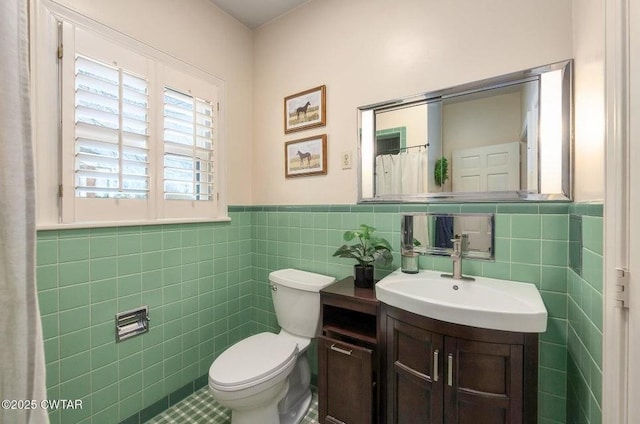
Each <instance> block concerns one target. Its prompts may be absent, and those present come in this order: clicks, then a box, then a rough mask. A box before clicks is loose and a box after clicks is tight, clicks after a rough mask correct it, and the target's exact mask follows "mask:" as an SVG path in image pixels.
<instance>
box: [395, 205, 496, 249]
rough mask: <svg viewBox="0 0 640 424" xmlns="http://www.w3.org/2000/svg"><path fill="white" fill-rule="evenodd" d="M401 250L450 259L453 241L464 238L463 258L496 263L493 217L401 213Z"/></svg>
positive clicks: (490, 215) (470, 214)
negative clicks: (455, 238) (456, 238)
mask: <svg viewBox="0 0 640 424" xmlns="http://www.w3.org/2000/svg"><path fill="white" fill-rule="evenodd" d="M401 217H402V218H401V219H402V221H401V242H400V243H401V251H402V254H403V255H406V254H411V253H414V254H420V255H435V256H451V253H452V251H453V249H452V248H453V243H452V239H453V238H454V237H456V236H459V237H461V238H462V239H463V243H462V257H463V258H467V259H483V260H494V258H495V249H494V234H495V231H494V228H495V217H494V214H481V213H479V214H475V213H468V214H432V213H419V212H418V213H402V214H401Z"/></svg>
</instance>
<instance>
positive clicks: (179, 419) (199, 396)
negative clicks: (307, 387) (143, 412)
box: [147, 386, 318, 424]
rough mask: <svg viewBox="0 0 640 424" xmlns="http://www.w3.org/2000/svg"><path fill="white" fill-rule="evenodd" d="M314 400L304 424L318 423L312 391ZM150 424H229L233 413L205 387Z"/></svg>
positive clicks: (316, 402) (149, 422)
mask: <svg viewBox="0 0 640 424" xmlns="http://www.w3.org/2000/svg"><path fill="white" fill-rule="evenodd" d="M312 393H313V398H312V399H311V407H310V408H309V412H307V415H306V416H305V417H304V419H303V420H302V424H317V423H318V394H317V392H316V391H315V390H312ZM147 423H148V424H205V423H207V424H208V423H215V424H229V423H231V411H230V410H229V409H227V408H225V407H223V406H221V405H220V404H219V403H218V402H216V400H215V399H214V398H213V396H211V394H210V393H209V390H208V388H207V387H206V386H205V387H203V388H202V389H200V390H198V391H197V392H195V393H194V394H192V395H191V396H189V397H187V398H185V399H183V400H182V401H180V402H178V403H176V404H175V405H173V406H172V407H171V408H169V409H167V410H166V411H164V412H163V413H161V414H159V415H156V416H155V417H154V418H152V419H151V420H149V421H147Z"/></svg>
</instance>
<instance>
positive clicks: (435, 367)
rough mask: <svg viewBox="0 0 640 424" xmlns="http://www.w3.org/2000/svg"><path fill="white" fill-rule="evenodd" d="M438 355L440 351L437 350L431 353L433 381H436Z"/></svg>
mask: <svg viewBox="0 0 640 424" xmlns="http://www.w3.org/2000/svg"><path fill="white" fill-rule="evenodd" d="M438 354H440V351H439V350H438V349H436V350H434V351H433V381H434V382H435V381H438V378H439V377H438V362H439V361H438Z"/></svg>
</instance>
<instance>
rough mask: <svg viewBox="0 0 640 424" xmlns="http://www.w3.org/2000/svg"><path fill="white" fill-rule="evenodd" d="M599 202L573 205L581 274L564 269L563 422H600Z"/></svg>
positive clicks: (601, 292) (589, 423)
mask: <svg viewBox="0 0 640 424" xmlns="http://www.w3.org/2000/svg"><path fill="white" fill-rule="evenodd" d="M598 206H599V205H592V204H577V205H575V206H573V207H572V209H571V213H575V214H578V215H582V237H583V247H582V275H578V274H576V273H575V272H574V271H573V270H572V269H570V268H568V269H567V280H568V322H569V330H568V339H567V348H568V351H569V354H568V356H567V378H568V384H567V390H568V393H567V423H569V424H600V423H601V422H602V330H603V327H602V325H603V298H602V294H603V269H602V264H603V259H602V254H603V240H602V239H603V219H602V208H601V207H600V208H598Z"/></svg>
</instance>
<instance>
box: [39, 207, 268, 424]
mask: <svg viewBox="0 0 640 424" xmlns="http://www.w3.org/2000/svg"><path fill="white" fill-rule="evenodd" d="M231 217H232V221H231V223H207V224H186V225H155V226H140V227H121V228H96V229H86V230H68V231H40V232H38V241H37V283H38V291H39V301H40V309H41V313H42V323H43V328H44V338H45V356H46V363H47V387H48V395H49V398H51V399H82V400H83V408H82V409H81V410H64V411H53V412H51V414H50V418H51V422H52V423H63V424H68V423H79V422H82V423H114V422H119V421H123V420H126V419H129V420H128V421H127V422H137V421H138V420H137V418H138V415H137V414H138V412H139V411H141V410H143V409H145V408H147V410H153V409H154V408H156V409H158V408H159V410H162V409H164V408H166V407H167V406H168V405H169V404H170V403H173V402H169V400H168V399H169V398H168V396H169V395H172V396H176V394H178V395H179V394H180V393H182V392H185V390H187V391H188V388H189V387H192V386H190V385H191V384H192V382H193V381H194V380H196V379H198V378H199V377H201V376H203V375H206V374H207V371H208V368H209V366H210V365H211V363H212V362H213V359H214V357H215V356H217V355H218V354H219V353H220V352H222V351H223V350H224V349H225V348H226V347H228V346H229V345H230V344H231V343H233V342H235V341H237V340H239V339H241V338H243V337H246V336H247V335H248V334H251V333H254V332H255V329H256V326H255V320H254V317H253V314H252V309H253V308H252V306H253V296H252V282H251V266H252V264H251V261H252V255H251V252H252V240H251V237H252V236H251V213H249V212H242V211H240V212H232V213H231ZM142 305H149V308H150V317H151V326H150V331H149V333H147V334H144V335H142V336H138V337H134V338H132V339H130V340H125V341H123V342H121V343H115V341H114V334H115V331H114V315H115V314H116V313H117V312H119V311H126V310H128V309H133V308H135V307H138V306H142ZM200 380H201V381H202V383H203V382H206V380H202V379H200ZM202 383H201V384H202ZM191 390H193V389H191ZM187 394H188V393H184V396H186V395H187ZM154 405H155V406H154ZM149 408H150V409H149ZM158 412H159V411H158ZM132 417H133V418H134V420H131V418H132Z"/></svg>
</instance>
